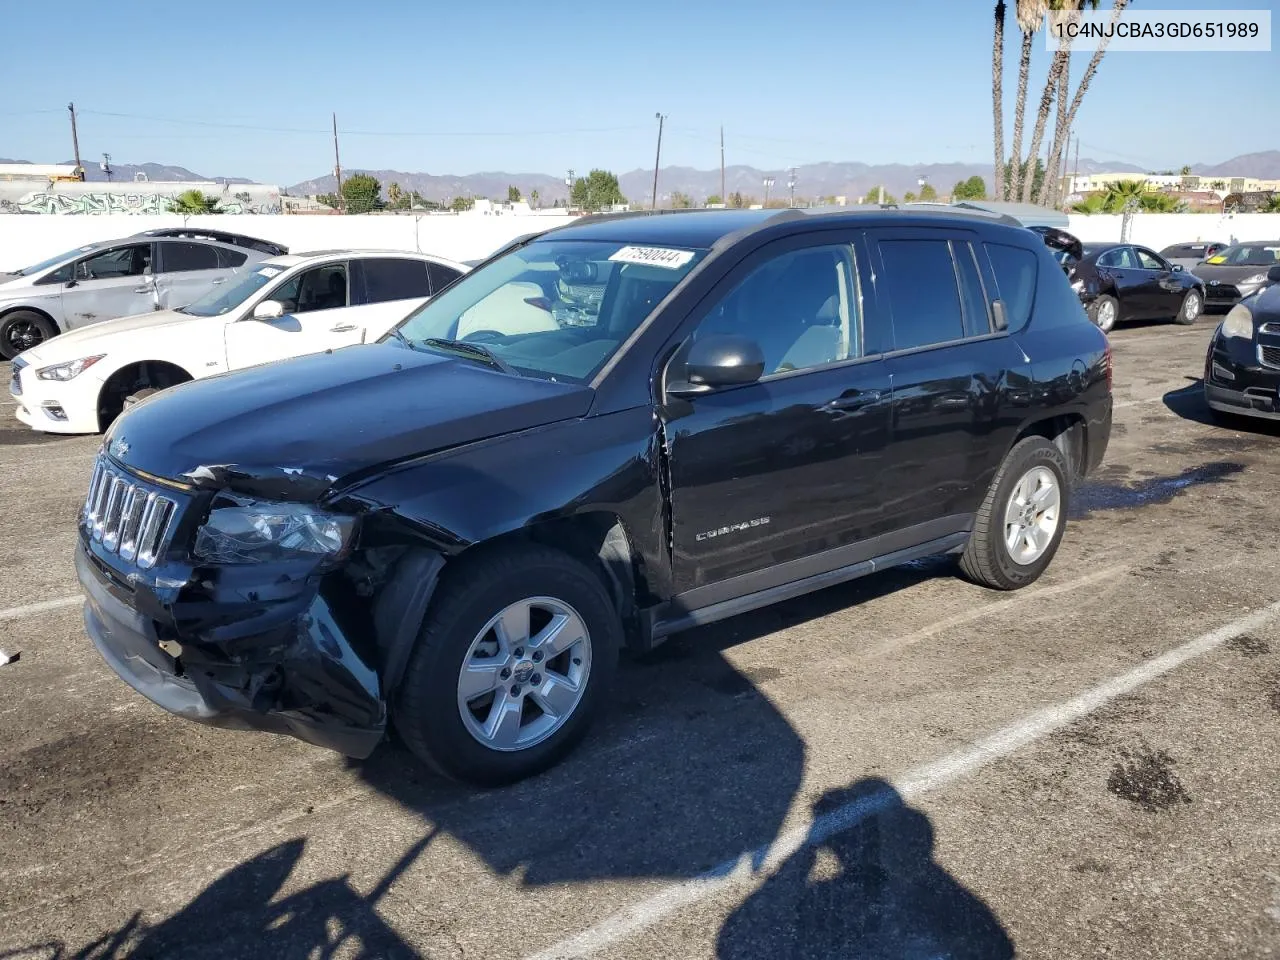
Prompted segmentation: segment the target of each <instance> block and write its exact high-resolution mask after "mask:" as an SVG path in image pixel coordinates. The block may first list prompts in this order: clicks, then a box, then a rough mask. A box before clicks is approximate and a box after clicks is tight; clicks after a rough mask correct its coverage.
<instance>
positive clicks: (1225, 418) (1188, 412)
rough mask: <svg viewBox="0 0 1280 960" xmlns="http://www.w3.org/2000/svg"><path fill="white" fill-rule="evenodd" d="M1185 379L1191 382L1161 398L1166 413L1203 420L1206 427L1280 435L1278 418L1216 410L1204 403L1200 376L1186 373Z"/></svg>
mask: <svg viewBox="0 0 1280 960" xmlns="http://www.w3.org/2000/svg"><path fill="white" fill-rule="evenodd" d="M1187 379H1188V380H1189V381H1191V382H1190V383H1188V384H1187V385H1186V386H1185V387H1180V388H1178V389H1177V390H1170V391H1169V392H1168V393H1166V394H1165V395H1164V396H1163V397H1162V398H1161V399H1162V400H1163V401H1164V405H1165V407H1166V408H1168V410H1169V412H1170V413H1173V414H1174V415H1175V416H1179V417H1181V418H1182V419H1183V420H1191V421H1192V422H1194V423H1203V424H1205V425H1206V426H1210V427H1220V428H1223V429H1226V430H1235V431H1238V432H1240V433H1250V434H1256V435H1258V436H1263V437H1280V421H1277V420H1264V419H1262V418H1261V417H1249V416H1234V415H1232V414H1229V413H1228V414H1219V413H1217V412H1216V411H1214V410H1212V409H1210V407H1209V405H1208V404H1207V403H1205V400H1204V378H1202V377H1188V378H1187Z"/></svg>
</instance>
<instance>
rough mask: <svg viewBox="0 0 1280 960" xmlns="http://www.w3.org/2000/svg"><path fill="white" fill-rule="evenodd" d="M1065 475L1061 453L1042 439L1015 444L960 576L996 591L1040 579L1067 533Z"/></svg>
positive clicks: (1067, 485)
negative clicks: (962, 575)
mask: <svg viewBox="0 0 1280 960" xmlns="http://www.w3.org/2000/svg"><path fill="white" fill-rule="evenodd" d="M1069 475H1070V472H1069V471H1068V469H1067V461H1066V458H1065V457H1064V456H1063V455H1062V451H1060V450H1059V449H1058V448H1057V447H1055V446H1054V445H1053V444H1052V443H1050V442H1049V441H1048V440H1046V439H1045V438H1044V437H1027V438H1025V439H1023V440H1020V441H1018V442H1017V443H1016V444H1014V446H1013V449H1012V450H1010V451H1009V454H1008V456H1006V457H1005V459H1004V463H1002V464H1001V465H1000V469H999V470H998V471H997V472H996V476H995V479H994V480H992V481H991V487H990V489H989V490H988V491H987V496H986V499H985V500H983V502H982V506H981V507H980V508H979V509H978V515H977V517H976V518H975V521H974V526H973V534H972V535H971V536H970V537H969V543H968V545H967V546H966V547H965V551H964V554H963V556H961V558H960V569H961V571H962V572H963V573H964V575H965V576H966V577H967V578H968V579H969V580H972V581H973V582H974V583H977V584H979V585H981V586H984V587H990V588H992V589H995V590H1018V589H1020V588H1022V587H1025V586H1028V585H1029V584H1032V583H1034V582H1035V581H1036V580H1038V579H1039V578H1040V575H1041V574H1042V573H1044V571H1045V568H1047V567H1048V566H1049V563H1050V561H1052V560H1053V556H1054V554H1055V553H1057V552H1058V545H1059V544H1060V543H1061V542H1062V535H1063V533H1064V532H1065V531H1066V526H1067V509H1068V506H1069V504H1070V494H1071V485H1070V482H1069V480H1068V479H1067V478H1068V476H1069Z"/></svg>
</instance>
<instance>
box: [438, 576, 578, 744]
mask: <svg viewBox="0 0 1280 960" xmlns="http://www.w3.org/2000/svg"><path fill="white" fill-rule="evenodd" d="M590 672H591V637H590V635H589V634H588V632H587V627H586V624H585V623H584V622H583V619H582V617H581V616H580V615H579V614H578V612H577V611H576V610H574V609H573V608H572V607H571V606H569V604H567V603H565V602H564V601H562V600H557V599H555V598H554V597H530V598H528V599H525V600H520V601H517V602H516V603H513V604H510V605H509V606H507V607H505V608H504V609H503V610H502V611H500V612H499V613H498V614H497V615H496V616H494V617H493V618H492V619H491V620H490V621H489V622H488V623H486V624H485V625H484V627H483V628H481V630H480V632H479V633H477V634H476V636H475V638H474V639H473V640H472V641H471V645H470V646H469V647H468V649H467V654H466V656H465V657H464V658H463V661H462V668H461V670H460V671H459V674H458V711H459V713H460V714H461V716H462V722H463V725H464V726H465V727H466V729H467V732H468V733H469V734H471V736H472V737H474V738H475V739H476V740H477V741H479V742H480V743H481V744H483V745H484V746H486V747H488V748H489V749H491V750H498V751H502V752H512V751H517V750H527V749H529V748H530V747H532V746H535V745H536V744H539V743H541V742H542V741H544V740H546V739H547V738H548V737H550V736H551V735H552V734H554V733H555V732H556V731H557V730H559V729H560V728H561V727H562V726H564V724H565V723H566V721H568V719H569V717H570V716H571V715H572V714H573V712H574V710H576V709H577V708H578V705H579V704H580V703H581V702H582V697H583V694H584V693H585V692H586V689H587V679H588V677H589V675H590Z"/></svg>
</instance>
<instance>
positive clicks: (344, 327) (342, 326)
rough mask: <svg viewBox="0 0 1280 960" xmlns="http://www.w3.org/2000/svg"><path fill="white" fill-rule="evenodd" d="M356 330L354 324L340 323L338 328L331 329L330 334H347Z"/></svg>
mask: <svg viewBox="0 0 1280 960" xmlns="http://www.w3.org/2000/svg"><path fill="white" fill-rule="evenodd" d="M354 329H356V325H355V324H354V323H340V324H338V325H337V326H336V327H330V328H329V332H330V333H347V332H348V331H350V330H354Z"/></svg>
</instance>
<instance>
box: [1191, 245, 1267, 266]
mask: <svg viewBox="0 0 1280 960" xmlns="http://www.w3.org/2000/svg"><path fill="white" fill-rule="evenodd" d="M1205 263H1211V264H1213V265H1214V266H1215V267H1217V266H1224V267H1270V266H1272V265H1274V264H1276V263H1280V241H1278V242H1276V243H1237V244H1236V245H1235V246H1233V247H1227V249H1225V250H1223V251H1222V252H1221V253H1218V254H1216V255H1215V256H1212V257H1210V258H1209V259H1208V260H1206V261H1205Z"/></svg>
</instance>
